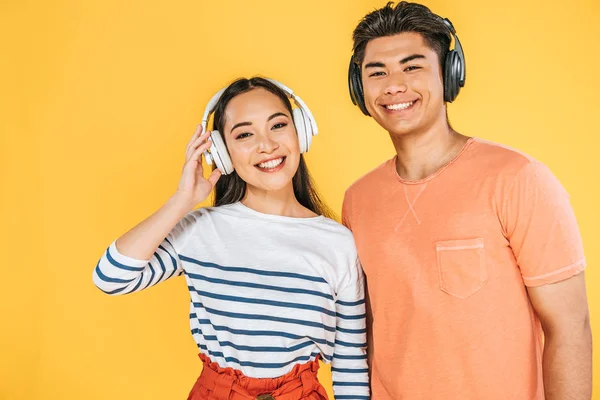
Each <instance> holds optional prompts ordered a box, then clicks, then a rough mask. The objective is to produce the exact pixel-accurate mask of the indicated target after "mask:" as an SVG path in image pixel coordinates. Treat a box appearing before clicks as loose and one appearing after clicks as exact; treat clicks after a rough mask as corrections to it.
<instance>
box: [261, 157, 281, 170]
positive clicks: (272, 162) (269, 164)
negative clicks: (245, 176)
mask: <svg viewBox="0 0 600 400" xmlns="http://www.w3.org/2000/svg"><path fill="white" fill-rule="evenodd" d="M282 162H283V157H281V158H278V159H276V160H270V161H266V162H263V163H260V164H258V166H259V167H260V168H263V169H273V168H275V167H277V166H278V165H279V164H281V163H282Z"/></svg>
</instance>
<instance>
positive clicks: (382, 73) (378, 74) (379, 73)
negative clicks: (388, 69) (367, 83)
mask: <svg viewBox="0 0 600 400" xmlns="http://www.w3.org/2000/svg"><path fill="white" fill-rule="evenodd" d="M383 75H385V72H383V71H377V72H373V73H372V74H371V75H369V76H370V77H371V76H383Z"/></svg>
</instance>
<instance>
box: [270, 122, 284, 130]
mask: <svg viewBox="0 0 600 400" xmlns="http://www.w3.org/2000/svg"><path fill="white" fill-rule="evenodd" d="M286 126H287V123H285V122H280V123H278V124H275V125H273V128H271V129H281V128H284V127H286Z"/></svg>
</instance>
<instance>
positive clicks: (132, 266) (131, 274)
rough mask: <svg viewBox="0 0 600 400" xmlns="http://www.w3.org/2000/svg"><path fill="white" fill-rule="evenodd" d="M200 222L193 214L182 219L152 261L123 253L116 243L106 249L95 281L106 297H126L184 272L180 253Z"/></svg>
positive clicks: (93, 276) (98, 265)
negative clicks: (125, 295) (197, 222)
mask: <svg viewBox="0 0 600 400" xmlns="http://www.w3.org/2000/svg"><path fill="white" fill-rule="evenodd" d="M197 219H198V213H197V212H191V213H189V214H188V215H186V216H185V217H184V218H183V219H181V220H180V221H179V222H178V223H177V225H176V226H175V227H174V228H173V229H172V230H171V232H170V233H169V234H168V235H167V237H166V238H165V239H164V240H163V242H162V243H161V244H160V245H159V246H158V248H157V249H156V251H155V252H154V254H153V255H152V258H151V259H150V260H138V259H134V258H131V257H128V256H126V255H124V254H121V253H120V252H119V250H118V249H117V246H116V241H114V242H112V244H111V245H110V246H109V247H108V249H106V251H105V252H104V254H103V255H102V257H101V258H100V260H99V261H98V264H97V265H96V268H94V272H93V274H92V279H93V281H94V284H95V285H96V287H98V288H99V289H100V290H102V291H103V292H104V293H106V294H110V295H123V294H127V293H133V292H138V291H140V290H144V289H147V288H149V287H152V286H154V285H156V284H158V283H161V282H164V281H166V280H168V279H170V278H172V277H174V276H179V275H181V274H182V273H183V266H182V263H181V260H180V258H179V250H180V249H181V248H182V247H183V245H184V244H185V242H186V241H187V239H188V236H189V234H190V232H191V231H192V230H193V229H194V227H195V223H196V221H197Z"/></svg>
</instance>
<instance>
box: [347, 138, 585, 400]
mask: <svg viewBox="0 0 600 400" xmlns="http://www.w3.org/2000/svg"><path fill="white" fill-rule="evenodd" d="M395 160H396V159H395V158H393V159H391V160H389V161H387V162H385V163H384V164H382V165H381V166H379V167H378V168H376V169H375V170H373V171H371V172H369V173H368V174H366V175H365V176H363V177H362V178H360V179H359V180H358V181H356V182H355V183H354V184H353V185H352V186H351V187H350V188H349V189H348V191H347V192H346V196H345V198H344V206H343V220H344V223H345V224H346V225H347V226H348V227H349V228H350V229H351V230H352V232H353V233H354V237H355V240H356V244H357V247H358V254H359V258H360V260H361V263H362V265H363V269H364V271H365V274H366V278H367V286H368V291H369V298H370V308H371V317H372V321H373V322H372V328H371V329H372V336H371V340H372V341H371V343H370V350H371V351H370V354H369V360H370V365H371V375H372V378H371V390H372V398H373V399H374V400H388V399H394V400H400V399H403V400H404V399H409V400H413V399H427V400H430V399H458V398H460V399H486V400H493V399H503V400H504V399H511V400H512V399H527V400H531V399H543V398H544V393H543V392H544V388H543V380H542V371H541V369H542V348H543V347H542V346H543V332H542V330H541V326H540V323H539V321H538V319H537V317H536V316H535V314H534V311H533V308H532V306H531V303H530V301H529V298H528V296H527V291H526V286H539V285H544V284H548V283H553V282H557V281H560V280H564V279H566V278H569V277H571V276H573V275H575V274H578V273H579V272H581V271H582V270H583V269H584V268H585V259H584V254H583V246H582V242H581V237H580V234H579V230H578V227H577V222H576V220H575V216H574V214H573V211H572V208H571V205H570V203H569V196H568V194H567V193H566V191H565V190H564V189H563V187H562V186H561V184H560V183H559V182H558V180H557V179H556V178H555V177H554V176H553V175H552V173H551V172H550V171H549V170H548V169H547V168H546V167H545V166H544V165H542V164H540V163H539V162H537V161H535V160H533V159H531V158H530V157H527V156H526V155H523V154H521V153H519V152H517V151H514V150H510V149H507V148H505V147H502V146H500V145H497V144H493V143H489V142H486V141H483V140H481V139H475V138H471V139H469V141H468V142H467V143H466V144H465V146H464V148H463V149H462V151H461V152H460V154H459V155H457V156H456V157H455V159H454V160H453V161H452V162H450V163H449V164H447V165H446V166H445V167H443V168H441V169H440V170H439V171H438V172H436V173H434V174H433V175H431V176H429V177H427V178H425V179H423V180H419V181H406V180H403V179H402V178H401V177H400V176H398V174H397V173H396V167H395Z"/></svg>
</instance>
